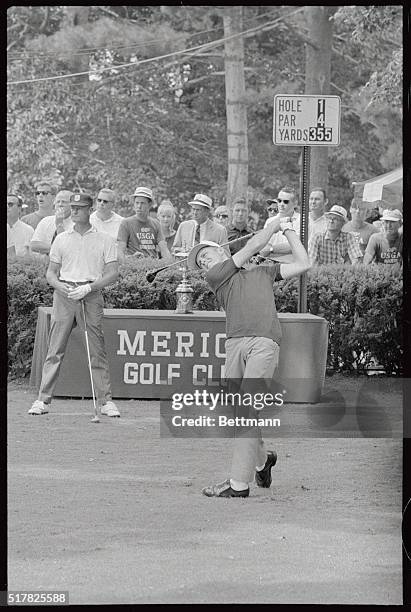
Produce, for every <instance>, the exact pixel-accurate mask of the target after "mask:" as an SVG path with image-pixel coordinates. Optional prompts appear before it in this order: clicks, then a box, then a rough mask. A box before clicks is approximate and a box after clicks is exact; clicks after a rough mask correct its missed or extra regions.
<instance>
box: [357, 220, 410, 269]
mask: <svg viewBox="0 0 411 612" xmlns="http://www.w3.org/2000/svg"><path fill="white" fill-rule="evenodd" d="M381 222H382V231H381V232H377V233H375V234H373V235H372V236H371V237H370V239H369V241H368V245H367V248H366V250H365V255H364V263H365V264H370V263H383V264H395V263H402V234H401V233H399V229H400V227H401V224H402V213H401V211H400V210H397V209H393V210H384V212H383V214H382V217H381Z"/></svg>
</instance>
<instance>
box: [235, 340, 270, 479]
mask: <svg viewBox="0 0 411 612" xmlns="http://www.w3.org/2000/svg"><path fill="white" fill-rule="evenodd" d="M225 347H226V366H225V375H226V378H229V379H237V380H238V379H252V380H251V381H250V389H252V388H255V389H256V390H259V391H262V390H263V389H262V384H260V385H258V384H256V383H254V384H253V381H254V380H256V379H262V378H266V379H271V378H272V377H273V374H274V371H275V369H276V367H277V365H278V357H279V353H280V347H279V346H278V344H277V343H276V342H274V341H273V340H270V338H263V337H251V336H246V337H243V338H229V339H228V340H226V345H225ZM254 416H256V417H258V413H255V414H254ZM266 459H267V452H266V449H265V445H264V441H263V439H262V436H261V429H260V428H259V427H255V428H252V429H251V430H250V429H249V430H247V432H245V433H244V435H242V433H239V434H236V437H235V440H234V453H233V459H232V464H231V473H230V476H231V478H233V479H234V480H238V481H240V482H251V481H252V480H253V477H254V471H255V468H256V466H260V465H264V463H265V462H266Z"/></svg>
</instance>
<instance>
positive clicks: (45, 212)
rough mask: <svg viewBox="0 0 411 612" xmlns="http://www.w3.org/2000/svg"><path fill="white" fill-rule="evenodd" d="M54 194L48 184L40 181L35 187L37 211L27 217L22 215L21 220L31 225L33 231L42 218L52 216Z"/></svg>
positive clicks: (53, 188)
mask: <svg viewBox="0 0 411 612" xmlns="http://www.w3.org/2000/svg"><path fill="white" fill-rule="evenodd" d="M55 194H56V188H55V187H54V185H51V184H50V183H48V182H45V181H41V182H40V183H37V186H36V198H37V206H38V210H35V211H34V212H32V213H29V214H28V215H24V216H23V217H22V218H21V220H22V221H23V223H27V224H28V225H31V227H32V228H33V229H36V227H37V226H38V224H39V223H40V221H41V220H42V219H44V217H49V216H50V215H54V196H55Z"/></svg>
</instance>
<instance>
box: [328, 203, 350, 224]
mask: <svg viewBox="0 0 411 612" xmlns="http://www.w3.org/2000/svg"><path fill="white" fill-rule="evenodd" d="M324 215H325V216H326V217H328V216H329V215H335V216H336V217H340V219H344V221H347V211H346V210H345V208H344V206H338V204H334V206H331V208H330V210H329V211H328V212H325V213H324Z"/></svg>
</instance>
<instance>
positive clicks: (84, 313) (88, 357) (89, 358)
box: [80, 300, 100, 423]
mask: <svg viewBox="0 0 411 612" xmlns="http://www.w3.org/2000/svg"><path fill="white" fill-rule="evenodd" d="M80 301H81V309H82V311H83V320H84V336H85V338H86V349H87V362H88V371H89V373H90V382H91V393H92V395H93V405H94V417H93V418H92V419H91V421H92V423H99V422H100V419H99V417H98V412H97V404H96V394H95V392H94V382H93V372H92V370H91V357H90V346H89V343H88V333H87V321H86V311H85V308H84V300H80Z"/></svg>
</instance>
